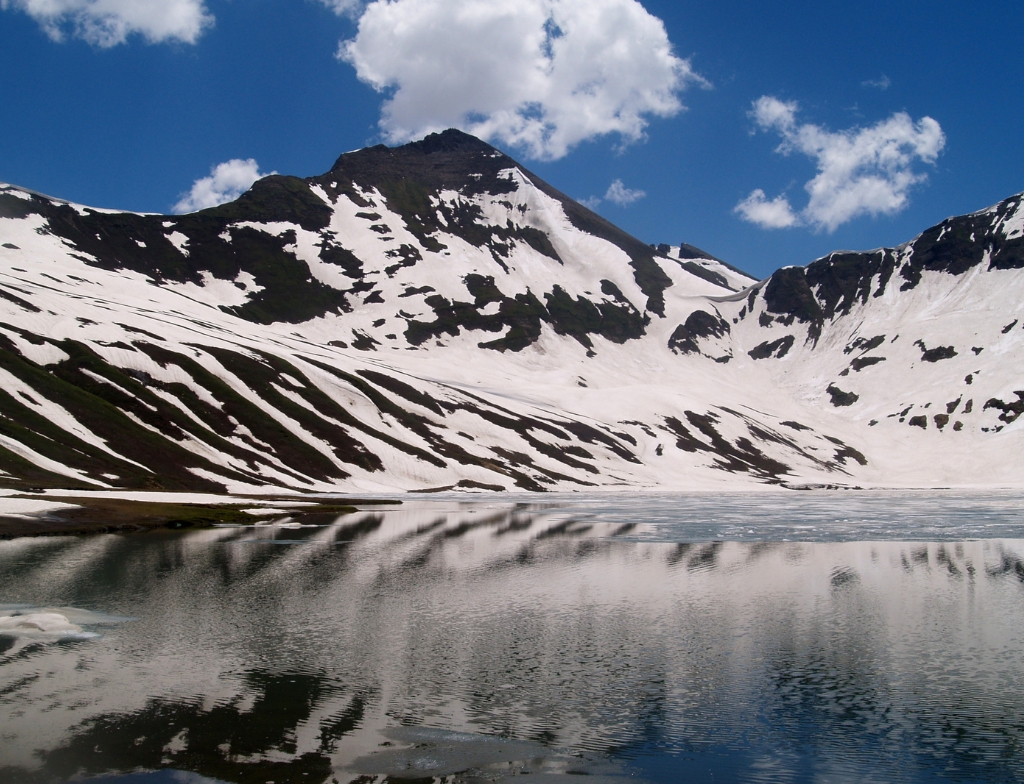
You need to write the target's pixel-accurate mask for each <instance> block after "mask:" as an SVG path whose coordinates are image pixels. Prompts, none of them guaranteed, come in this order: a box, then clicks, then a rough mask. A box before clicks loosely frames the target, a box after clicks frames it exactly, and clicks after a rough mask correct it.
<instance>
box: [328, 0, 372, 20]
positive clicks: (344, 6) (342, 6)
mask: <svg viewBox="0 0 1024 784" xmlns="http://www.w3.org/2000/svg"><path fill="white" fill-rule="evenodd" d="M320 2H321V3H322V4H323V5H325V6H327V7H328V8H330V9H331V10H332V11H334V13H336V14H337V15H338V16H351V15H354V14H357V13H358V12H360V11H361V10H362V8H363V0H320Z"/></svg>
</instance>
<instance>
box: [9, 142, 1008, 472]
mask: <svg viewBox="0 0 1024 784" xmlns="http://www.w3.org/2000/svg"><path fill="white" fill-rule="evenodd" d="M1022 225H1024V209H1022V208H1021V196H1016V197H1013V198H1011V199H1008V200H1006V201H1005V202H1002V203H1001V204H999V205H996V206H995V207H993V208H991V209H989V210H985V211H982V212H979V213H976V214H974V215H969V216H964V217H960V218H951V219H949V220H947V221H945V222H943V223H942V224H940V225H939V226H937V227H935V228H933V229H929V230H928V231H926V232H925V233H923V234H922V235H921V236H920V237H918V238H917V239H916V240H914V241H913V242H910V243H908V244H907V245H904V246H900V247H898V248H891V249H881V250H877V251H872V252H868V253H847V252H844V253H835V254H832V255H830V256H828V257H825V258H823V259H820V260H818V261H816V262H814V263H812V264H810V265H809V266H807V267H803V268H801V267H789V268H785V269H782V270H780V271H779V272H777V273H776V274H775V275H773V276H772V277H771V278H769V279H768V280H767V281H762V282H760V283H758V282H756V281H754V280H753V279H751V278H749V277H748V276H746V275H744V274H743V273H741V272H739V271H738V270H736V269H735V268H733V267H730V266H729V265H727V264H725V263H724V262H721V261H720V260H718V259H715V258H714V257H712V256H710V255H708V254H706V253H704V252H703V251H701V250H699V249H698V248H694V247H693V246H691V245H687V244H685V243H684V244H683V245H681V246H678V247H670V246H668V245H659V246H649V245H646V244H644V243H643V242H641V241H639V240H637V239H636V238H634V237H631V236H630V235H628V234H626V233H625V232H623V231H621V230H620V229H618V228H616V227H615V226H613V225H611V224H610V223H608V222H607V221H605V220H604V219H603V218H601V217H600V216H598V215H596V214H594V213H593V212H591V211H589V210H588V209H586V208H585V207H583V206H582V205H580V204H579V203H577V202H576V201H574V200H572V199H569V198H568V197H566V196H565V195H563V194H561V193H559V192H558V191H557V190H555V189H554V188H552V187H551V186H550V185H548V184H546V183H544V182H543V181H541V180H540V179H538V178H537V177H535V176H534V175H532V174H531V173H530V172H529V171H527V170H526V169H524V168H522V167H521V166H519V165H518V164H517V163H516V162H515V161H513V160H512V159H510V158H509V157H507V156H506V155H504V154H503V153H501V152H499V151H498V150H496V149H494V148H493V147H491V146H490V145H487V144H485V143H484V142H481V141H480V140H478V139H475V138H473V137H471V136H467V135H466V134H463V133H461V132H458V131H446V132H445V133H442V134H434V135H432V136H429V137H427V138H426V139H424V140H423V141H421V142H416V143H413V144H409V145H406V146H404V147H399V148H395V149H389V148H387V147H383V146H378V147H372V148H368V149H365V150H360V151H357V152H353V153H348V154H345V155H343V156H341V157H340V158H339V159H338V161H337V162H336V163H335V165H334V166H333V168H332V169H331V170H330V171H329V172H327V173H326V174H324V175H322V176H319V177H313V178H309V179H299V178H295V177H284V176H276V175H275V176H271V177H267V178H264V179H263V180H260V181H259V182H257V183H256V184H255V185H253V187H252V188H251V189H250V190H249V191H248V192H247V193H246V194H244V195H243V196H242V197H241V198H239V199H238V200H237V201H235V202H231V203H229V204H225V205H221V206H219V207H215V208H213V209H208V210H203V211H201V212H198V213H194V214H191V215H183V216H159V215H138V214H133V213H117V212H110V211H102V210H94V209H90V208H87V207H81V206H78V205H73V204H68V203H66V202H62V201H59V200H56V199H52V198H49V197H44V196H41V195H38V194H33V193H31V192H28V191H25V190H22V189H19V188H16V187H13V186H0V375H2V383H0V416H2V418H0V483H2V484H6V485H8V486H15V487H43V486H60V487H66V486H73V487H104V486H112V487H132V488H154V489H156V488H164V489H178V490H217V489H222V488H224V487H230V488H234V489H239V488H246V487H252V486H265V485H275V486H286V487H291V488H298V489H346V490H359V491H365V490H381V489H424V488H434V487H464V488H478V489H502V488H513V487H518V488H523V489H530V490H542V489H549V488H562V489H568V488H573V487H591V486H601V487H623V486H641V487H643V486H658V487H672V488H686V487H704V486H722V487H728V486H735V485H736V484H737V483H740V484H744V483H749V482H771V483H783V484H791V485H808V484H810V485H822V484H824V485H844V486H850V485H868V484H899V485H912V486H931V485H935V484H943V485H945V484H959V483H977V482H982V483H995V484H1007V483H1008V484H1018V483H1019V477H1020V476H1021V475H1024V474H1022V473H1021V470H1020V469H1021V468H1022V467H1024V466H1021V465H1020V464H1019V463H1020V461H1021V460H1022V458H1021V457H1020V456H1021V455H1024V448H1021V447H1024V444H1022V443H1021V436H1020V429H1019V427H1018V426H1017V424H1016V422H1017V418H1018V417H1019V415H1020V414H1021V413H1022V412H1024V378H1022V376H1021V373H1020V372H1019V370H1018V367H1019V363H1014V362H1013V361H1012V359H1011V358H1012V357H1013V356H1015V354H1016V353H1017V352H1019V351H1020V348H1021V345H1022V341H1024V334H1022V333H1024V325H1022V324H1021V322H1022V321H1024V313H1022V312H1020V311H1021V306H1020V302H1021V301H1022V299H1024V297H1022V296H1021V295H1022V294H1024V290H1022V287H1024V283H1022V281H1024V277H1022V273H1021V267H1022V266H1024V237H1022V233H1024V228H1022Z"/></svg>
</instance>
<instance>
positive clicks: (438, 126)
mask: <svg viewBox="0 0 1024 784" xmlns="http://www.w3.org/2000/svg"><path fill="white" fill-rule="evenodd" d="M325 1H327V2H330V1H331V0H325ZM338 56H339V58H341V59H342V60H345V61H346V62H348V63H350V64H351V65H352V66H353V67H354V68H355V69H356V74H357V75H358V77H359V78H360V79H361V80H362V81H364V82H366V83H367V84H369V85H371V86H372V87H373V88H374V89H376V90H378V91H380V92H385V93H387V94H388V98H387V100H386V101H385V102H384V106H383V108H382V113H381V120H380V126H381V129H382V130H383V132H384V135H385V136H386V138H387V139H388V141H390V142H404V141H409V140H411V139H416V138H419V137H421V136H423V135H425V134H427V133H430V132H434V131H440V130H444V129H445V128H450V127H459V128H461V129H463V130H465V131H467V132H469V133H472V134H474V135H477V136H480V137H482V138H485V139H490V140H492V141H498V140H500V141H502V142H504V143H506V144H509V145H511V146H513V147H518V148H520V149H522V150H524V151H525V152H526V153H527V154H529V155H530V156H532V157H534V158H539V159H547V160H552V159H556V158H561V157H563V156H564V155H566V154H567V153H568V151H569V150H570V148H572V147H573V146H574V145H576V144H578V143H580V142H582V141H585V140H588V139H593V138H595V137H599V136H604V135H609V134H614V135H618V136H619V137H620V138H621V139H622V141H623V143H630V142H635V141H637V140H639V139H641V138H642V137H643V134H644V129H645V128H646V127H647V123H648V118H650V117H652V116H654V117H671V116H673V115H675V114H678V113H679V112H680V111H682V109H683V106H682V104H681V103H680V101H679V92H680V91H681V90H682V89H683V88H685V87H686V86H687V85H688V84H691V83H699V84H706V82H704V80H703V79H702V78H701V77H699V76H698V75H697V74H696V73H694V71H693V70H692V68H691V66H690V63H689V61H687V60H683V59H680V58H679V57H676V56H675V54H674V53H673V51H672V45H671V43H670V42H669V40H668V34H667V33H666V31H665V26H664V24H663V23H662V21H661V20H660V19H658V18H656V17H654V16H652V15H651V14H649V13H648V12H647V11H646V10H645V9H644V7H643V6H642V5H641V4H640V3H639V2H638V1H637V0H374V2H371V3H370V4H369V5H367V7H366V9H365V11H364V12H363V14H362V16H361V17H360V19H359V29H358V33H357V35H356V37H355V38H353V39H352V40H349V41H345V42H342V44H341V46H340V48H339V52H338Z"/></svg>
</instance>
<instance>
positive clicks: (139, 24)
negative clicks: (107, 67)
mask: <svg viewBox="0 0 1024 784" xmlns="http://www.w3.org/2000/svg"><path fill="white" fill-rule="evenodd" d="M0 8H2V9H4V10H8V9H12V8H13V9H15V10H19V11H24V12H25V13H26V14H28V15H29V16H31V17H32V18H33V19H35V20H36V21H37V22H38V23H39V24H40V25H41V26H42V28H43V30H45V31H46V34H47V35H48V36H50V38H52V39H53V40H54V41H63V40H65V39H66V38H67V37H68V36H71V37H75V38H82V39H84V40H86V41H88V42H89V43H90V44H93V45H94V46H99V47H103V48H108V47H111V46H116V45H117V44H122V43H124V42H125V40H127V38H128V36H129V35H132V34H133V33H137V34H139V35H141V36H143V37H144V38H145V39H146V40H147V41H149V42H150V43H162V42H165V41H180V42H183V43H189V44H194V43H195V42H196V41H197V40H199V36H200V35H202V33H203V31H204V30H206V28H208V27H210V26H211V25H212V24H213V21H214V19H213V16H212V15H211V14H210V13H209V11H208V10H207V8H206V5H205V3H204V1H203V0H0Z"/></svg>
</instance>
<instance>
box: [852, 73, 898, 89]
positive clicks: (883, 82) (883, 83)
mask: <svg viewBox="0 0 1024 784" xmlns="http://www.w3.org/2000/svg"><path fill="white" fill-rule="evenodd" d="M860 85H861V87H877V88H878V89H879V90H882V91H883V92H884V91H885V90H888V89H889V88H890V87H891V86H892V79H890V78H889V77H888V76H886V75H885V74H882V75H881V77H879V78H878V79H868V80H867V81H864V82H861V83H860Z"/></svg>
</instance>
